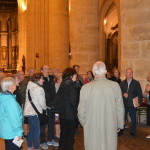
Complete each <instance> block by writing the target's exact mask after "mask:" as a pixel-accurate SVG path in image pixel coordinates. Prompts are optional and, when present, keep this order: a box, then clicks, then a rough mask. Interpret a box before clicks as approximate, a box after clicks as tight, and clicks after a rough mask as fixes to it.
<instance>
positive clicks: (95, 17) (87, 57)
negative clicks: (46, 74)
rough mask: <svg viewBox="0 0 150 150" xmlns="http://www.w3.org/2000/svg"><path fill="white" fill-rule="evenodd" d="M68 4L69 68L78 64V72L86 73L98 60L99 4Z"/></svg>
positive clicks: (84, 1)
mask: <svg viewBox="0 0 150 150" xmlns="http://www.w3.org/2000/svg"><path fill="white" fill-rule="evenodd" d="M70 2H71V6H70V46H71V59H70V66H73V65H74V64H78V65H80V66H81V71H80V72H81V73H86V72H87V71H88V70H91V69H92V66H93V64H94V63H95V62H96V61H98V58H99V14H98V10H99V2H98V0H80V1H77V0H71V1H70Z"/></svg>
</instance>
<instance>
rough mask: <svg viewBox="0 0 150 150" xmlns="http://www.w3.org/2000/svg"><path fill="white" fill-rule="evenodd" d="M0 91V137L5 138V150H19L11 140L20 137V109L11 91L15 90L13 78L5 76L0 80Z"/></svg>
mask: <svg viewBox="0 0 150 150" xmlns="http://www.w3.org/2000/svg"><path fill="white" fill-rule="evenodd" d="M0 84H1V89H2V93H0V138H2V139H4V140H5V147H6V150H20V148H19V147H17V146H16V145H15V144H14V143H13V142H12V141H13V139H14V138H15V137H16V136H18V140H20V139H21V138H22V134H23V129H22V109H21V107H20V106H19V104H18V103H17V101H16V97H15V95H13V92H14V91H15V90H16V82H15V79H13V78H11V77H6V78H4V79H3V80H1V83H0Z"/></svg>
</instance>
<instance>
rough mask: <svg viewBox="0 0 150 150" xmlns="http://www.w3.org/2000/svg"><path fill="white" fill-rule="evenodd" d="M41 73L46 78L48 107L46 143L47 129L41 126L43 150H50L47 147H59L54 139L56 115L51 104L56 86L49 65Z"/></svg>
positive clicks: (45, 88) (43, 67) (45, 86)
mask: <svg viewBox="0 0 150 150" xmlns="http://www.w3.org/2000/svg"><path fill="white" fill-rule="evenodd" d="M41 72H42V73H43V76H44V83H43V89H44V91H45V99H46V106H47V108H48V109H47V111H48V116H49V119H48V142H47V143H46V140H45V127H46V125H41V135H40V136H41V147H42V148H43V149H48V146H47V145H53V146H59V144H58V143H57V142H55V141H54V140H53V139H54V124H55V114H54V113H53V112H52V111H51V103H52V101H53V99H54V96H55V95H56V92H55V84H54V76H52V75H49V74H50V68H49V66H48V65H44V66H42V67H41Z"/></svg>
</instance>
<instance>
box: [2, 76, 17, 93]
mask: <svg viewBox="0 0 150 150" xmlns="http://www.w3.org/2000/svg"><path fill="white" fill-rule="evenodd" d="M14 83H15V79H14V78H12V77H6V78H3V79H2V80H1V89H2V91H3V92H4V91H8V90H9V88H10V86H12V85H13V84H14Z"/></svg>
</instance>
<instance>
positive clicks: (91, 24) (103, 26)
mask: <svg viewBox="0 0 150 150" xmlns="http://www.w3.org/2000/svg"><path fill="white" fill-rule="evenodd" d="M149 14H150V1H149V0H0V70H1V71H4V72H5V73H8V74H9V73H14V72H16V71H18V70H23V71H25V72H26V73H27V69H28V68H30V67H33V68H35V69H36V71H40V68H41V66H42V65H44V64H47V65H49V66H50V69H53V68H59V69H60V72H62V71H63V70H64V69H65V68H66V67H72V66H73V65H75V64H77V65H79V66H80V74H81V75H83V76H85V75H86V72H87V71H89V70H92V66H93V64H94V63H95V62H96V61H103V62H105V64H106V66H107V71H108V72H111V70H112V69H113V68H114V67H116V68H118V69H119V71H120V74H121V79H125V70H126V68H132V69H133V73H134V78H135V79H136V80H138V81H139V82H140V84H141V86H142V89H143V90H144V87H145V85H146V83H147V80H146V77H147V75H148V74H149V73H150V65H149V64H150V19H149V17H150V16H149ZM140 115H141V114H140ZM140 117H141V121H140V122H139V125H138V134H137V137H134V138H133V137H132V138H131V137H129V136H128V129H127V130H126V133H125V136H122V137H119V144H118V145H119V146H118V150H131V149H136V150H149V148H150V140H149V139H145V136H146V135H149V134H150V128H149V127H148V126H146V115H145V114H144V113H142V115H141V116H140ZM138 135H139V136H138ZM24 145H26V144H24ZM0 149H1V150H4V147H3V140H2V139H0ZM83 149H84V147H83V134H82V129H80V134H79V135H76V143H75V150H83ZM49 150H57V148H51V147H49Z"/></svg>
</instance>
